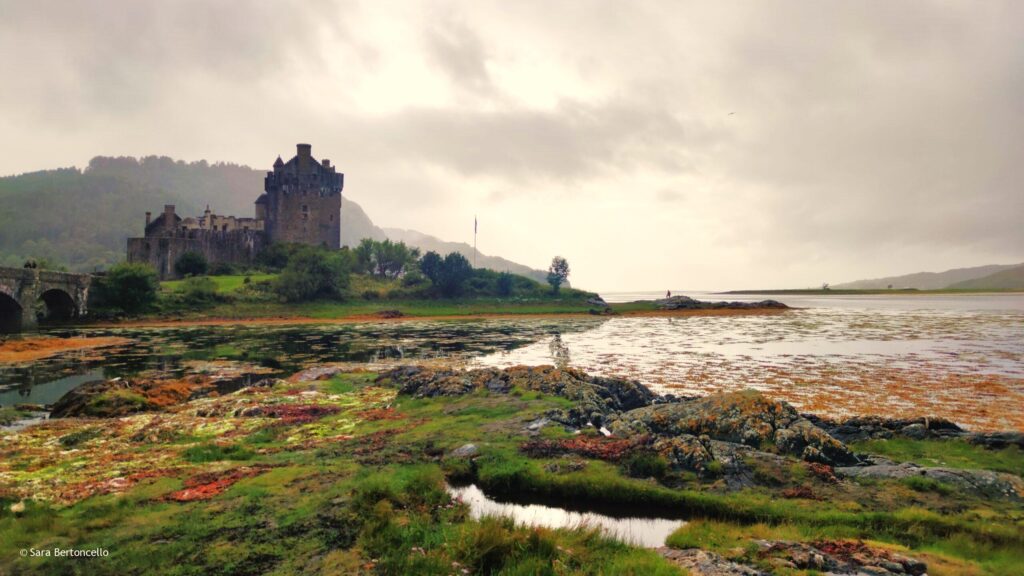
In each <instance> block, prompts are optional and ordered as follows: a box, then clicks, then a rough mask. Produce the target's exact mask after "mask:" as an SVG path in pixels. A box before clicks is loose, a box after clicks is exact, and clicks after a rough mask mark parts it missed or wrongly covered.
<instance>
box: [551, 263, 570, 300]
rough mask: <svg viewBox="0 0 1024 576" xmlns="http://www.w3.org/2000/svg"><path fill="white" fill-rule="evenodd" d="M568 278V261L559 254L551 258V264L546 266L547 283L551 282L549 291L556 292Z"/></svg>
mask: <svg viewBox="0 0 1024 576" xmlns="http://www.w3.org/2000/svg"><path fill="white" fill-rule="evenodd" d="M568 278H569V262H568V261H567V260H566V259H565V258H562V257H561V256H555V257H554V258H552V259H551V266H550V267H548V284H551V291H552V292H554V293H555V294H558V289H559V288H561V287H562V284H565V281H566V280H567V279H568Z"/></svg>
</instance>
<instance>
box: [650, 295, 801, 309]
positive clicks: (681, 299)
mask: <svg viewBox="0 0 1024 576" xmlns="http://www.w3.org/2000/svg"><path fill="white" fill-rule="evenodd" d="M654 303H655V304H657V306H658V308H661V309H662V310H723V309H730V310H750V309H758V308H770V309H778V310H785V309H788V308H789V306H786V305H785V304H783V303H782V302H778V301H776V300H762V301H760V302H705V301H702V300H694V299H693V298H690V297H689V296H671V297H669V298H662V299H660V300H655V301H654Z"/></svg>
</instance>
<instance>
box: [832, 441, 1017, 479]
mask: <svg viewBox="0 0 1024 576" xmlns="http://www.w3.org/2000/svg"><path fill="white" fill-rule="evenodd" d="M850 448H852V449H853V450H855V451H857V452H867V453H869V454H877V455H879V456H885V457H886V458H889V459H892V460H895V461H897V462H916V463H918V464H920V465H922V466H942V467H946V468H960V469H980V470H994V471H996V472H1008V473H1010V474H1016V475H1018V476H1024V450H1021V449H1020V448H1018V447H1016V446H1010V447H1008V448H1003V449H1000V450H989V449H986V448H983V447H981V446H975V445H974V444H970V443H968V442H966V441H964V440H909V439H891V440H868V441H864V442H857V443H853V444H850Z"/></svg>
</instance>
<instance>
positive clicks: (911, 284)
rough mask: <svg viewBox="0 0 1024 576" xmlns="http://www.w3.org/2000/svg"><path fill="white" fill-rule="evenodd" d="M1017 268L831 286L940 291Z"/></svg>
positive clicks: (964, 270)
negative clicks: (960, 283) (890, 287)
mask: <svg viewBox="0 0 1024 576" xmlns="http://www.w3.org/2000/svg"><path fill="white" fill-rule="evenodd" d="M1017 266H1021V265H1020V264H1009V265H1001V264H991V265H988V266H975V267H973V268H954V269H952V270H946V271H945V272H917V273H915V274H905V275H903V276H889V277H886V278H873V279H870V280H856V281H854V282H847V283H845V284H833V285H832V288H833V289H838V290H884V289H886V288H888V287H889V286H890V285H891V286H892V287H893V288H897V289H900V288H916V289H918V290H941V289H943V288H947V287H951V285H953V284H956V283H959V282H966V281H968V280H974V279H977V278H984V277H986V276H990V275H992V274H996V273H998V272H1002V271H1003V270H1008V269H1010V268H1014V267H1017Z"/></svg>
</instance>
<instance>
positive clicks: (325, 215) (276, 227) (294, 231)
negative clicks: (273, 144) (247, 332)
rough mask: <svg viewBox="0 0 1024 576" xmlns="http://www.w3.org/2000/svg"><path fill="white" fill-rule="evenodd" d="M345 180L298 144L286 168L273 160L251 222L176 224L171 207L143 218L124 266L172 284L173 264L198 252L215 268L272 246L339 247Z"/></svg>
mask: <svg viewBox="0 0 1024 576" xmlns="http://www.w3.org/2000/svg"><path fill="white" fill-rule="evenodd" d="M344 184H345V175H344V174H340V173H338V172H337V170H335V168H334V167H333V166H331V162H330V160H323V161H321V162H318V161H317V160H316V159H315V158H313V155H312V146H310V145H309V144H299V145H298V146H297V147H296V155H295V157H294V158H292V159H291V160H289V161H288V162H284V161H282V160H281V157H280V156H278V158H277V161H276V162H274V170H273V171H272V172H267V176H266V178H264V181H263V190H264V193H263V194H262V195H260V197H259V198H257V199H256V206H255V208H256V210H255V217H254V218H240V217H235V216H219V215H217V214H213V213H212V212H211V211H210V208H209V206H207V208H206V212H205V213H204V214H203V215H202V216H199V217H196V218H192V217H190V218H184V219H183V218H181V217H180V216H178V215H177V214H176V213H175V209H174V206H173V205H167V206H164V211H163V213H162V214H160V215H159V216H157V217H156V218H155V219H154V218H152V215H151V213H149V212H147V213H146V227H145V232H144V235H143V237H142V238H129V239H128V261H129V262H143V263H148V264H150V265H152V266H153V267H154V268H156V270H157V272H159V274H160V278H161V279H167V278H174V277H175V271H174V264H175V263H176V262H177V261H178V259H179V258H181V256H182V254H185V253H186V252H198V253H200V254H202V255H203V256H205V257H206V260H207V262H209V263H210V264H215V263H219V262H225V263H230V264H250V263H252V262H253V261H254V260H255V259H256V256H257V255H258V254H259V253H260V251H261V250H263V249H264V248H265V247H266V246H269V245H270V244H271V243H274V242H294V243H300V244H310V245H317V246H326V247H328V248H333V249H337V248H340V247H341V190H342V188H343V187H344Z"/></svg>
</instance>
